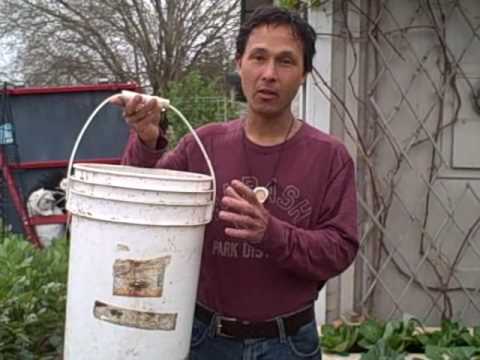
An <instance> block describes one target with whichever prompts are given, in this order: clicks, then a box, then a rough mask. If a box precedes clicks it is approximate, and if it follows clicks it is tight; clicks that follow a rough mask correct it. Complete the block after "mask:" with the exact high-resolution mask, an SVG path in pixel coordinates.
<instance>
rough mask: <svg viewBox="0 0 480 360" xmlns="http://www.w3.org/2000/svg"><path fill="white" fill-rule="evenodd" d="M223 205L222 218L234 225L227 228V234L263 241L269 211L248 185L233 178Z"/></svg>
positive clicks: (225, 194) (223, 199) (238, 237)
mask: <svg viewBox="0 0 480 360" xmlns="http://www.w3.org/2000/svg"><path fill="white" fill-rule="evenodd" d="M222 206H223V210H222V211H220V214H219V217H220V219H222V220H224V221H227V222H229V223H231V224H232V225H233V227H227V228H225V234H227V235H228V236H230V237H233V238H237V239H243V240H248V241H252V242H260V241H262V239H263V236H264V234H265V231H266V230H267V226H268V220H269V213H268V211H267V210H266V209H265V208H264V206H263V205H262V204H261V203H260V202H259V201H258V200H257V197H256V196H255V193H254V192H253V191H252V190H251V189H250V188H249V187H248V186H247V185H245V184H244V183H242V182H241V181H239V180H233V181H232V182H231V183H230V186H228V187H227V188H226V190H225V193H224V196H223V198H222Z"/></svg>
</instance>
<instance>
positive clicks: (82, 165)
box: [73, 163, 213, 182]
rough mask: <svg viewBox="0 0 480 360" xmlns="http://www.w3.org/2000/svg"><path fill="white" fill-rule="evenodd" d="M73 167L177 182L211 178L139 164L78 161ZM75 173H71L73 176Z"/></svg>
mask: <svg viewBox="0 0 480 360" xmlns="http://www.w3.org/2000/svg"><path fill="white" fill-rule="evenodd" d="M118 167H123V168H128V169H137V170H138V169H151V170H155V171H158V172H163V171H167V172H170V173H176V174H179V175H181V176H183V177H180V178H178V177H175V176H169V175H165V174H162V175H153V174H138V173H136V172H135V170H133V171H132V172H131V173H129V172H122V171H116V170H115V168H117V169H118ZM73 168H74V169H79V170H83V171H91V172H96V173H100V174H109V175H118V176H128V177H135V178H148V179H165V180H175V181H179V182H187V181H190V182H203V181H212V180H213V178H212V176H211V175H206V174H200V173H196V172H190V171H179V170H170V169H163V168H145V167H141V166H131V165H112V164H94V163H80V164H74V165H73ZM74 175H75V174H73V176H74Z"/></svg>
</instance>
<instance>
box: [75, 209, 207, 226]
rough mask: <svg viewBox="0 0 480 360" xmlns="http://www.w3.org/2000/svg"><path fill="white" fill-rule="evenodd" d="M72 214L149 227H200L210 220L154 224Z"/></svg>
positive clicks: (89, 218)
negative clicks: (190, 222)
mask: <svg viewBox="0 0 480 360" xmlns="http://www.w3.org/2000/svg"><path fill="white" fill-rule="evenodd" d="M72 215H74V216H75V217H79V218H85V219H88V220H95V221H100V222H108V223H113V224H126V225H136V226H149V227H150V226H151V227H169V228H173V227H181V228H186V227H202V226H205V225H207V224H209V223H210V222H211V221H212V220H207V219H205V220H203V221H201V222H198V223H196V224H167V223H155V224H147V223H141V222H133V221H128V220H123V219H122V220H118V219H107V218H103V217H97V216H92V215H88V214H78V213H75V212H72Z"/></svg>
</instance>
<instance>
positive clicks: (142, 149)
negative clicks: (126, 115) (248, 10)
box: [123, 120, 358, 321]
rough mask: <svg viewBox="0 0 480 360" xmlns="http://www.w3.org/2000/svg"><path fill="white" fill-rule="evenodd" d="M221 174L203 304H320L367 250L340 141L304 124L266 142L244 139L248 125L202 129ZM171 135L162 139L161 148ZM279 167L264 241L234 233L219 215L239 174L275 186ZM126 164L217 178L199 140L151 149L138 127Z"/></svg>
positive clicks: (257, 315)
mask: <svg viewBox="0 0 480 360" xmlns="http://www.w3.org/2000/svg"><path fill="white" fill-rule="evenodd" d="M197 131H198V134H199V136H200V138H201V140H202V143H203V144H204V146H205V148H206V150H207V153H208V155H209V157H210V159H211V160H212V163H213V166H214V169H215V172H216V178H217V207H216V211H215V216H214V219H213V221H212V222H211V223H210V224H208V225H207V227H206V232H205V242H204V247H203V254H202V266H201V271H200V280H199V289H198V301H199V302H200V303H202V304H204V305H206V306H207V307H209V308H211V309H213V310H215V311H217V312H219V313H222V314H224V315H225V316H231V317H235V318H238V319H241V320H248V321H259V320H266V319H270V318H272V317H274V316H277V315H280V314H286V313H290V312H294V311H296V310H298V309H300V308H302V307H305V306H307V305H308V304H311V303H312V302H313V301H314V300H315V299H316V298H317V295H318V290H319V289H320V288H321V287H322V286H323V284H324V283H325V281H327V280H328V279H330V278H331V277H334V276H336V275H338V274H340V273H341V272H342V271H343V270H345V269H346V268H347V267H348V266H349V265H350V264H351V263H352V261H353V259H354V257H355V255H356V253H357V249H358V240H357V214H356V213H357V209H356V207H357V203H356V192H355V179H354V164H353V162H352V159H351V157H350V156H349V154H348V152H347V150H346V148H345V147H344V145H343V144H342V143H340V142H339V141H338V140H336V139H335V138H333V137H331V136H330V135H327V134H325V133H323V132H321V131H319V130H317V129H315V128H314V127H312V126H310V125H308V124H306V123H303V124H302V127H301V128H300V130H299V131H298V132H297V133H296V134H295V135H294V136H293V137H292V138H291V139H289V140H288V141H287V142H286V143H284V144H283V145H282V144H280V145H274V146H260V145H257V144H255V143H252V142H251V141H249V140H248V138H247V137H246V136H245V135H244V130H243V122H242V121H241V120H233V121H230V122H225V123H218V124H209V125H207V126H204V127H202V128H200V129H198V130H197ZM165 145H166V140H165V139H164V138H161V139H160V140H159V148H161V147H164V146H165ZM279 157H280V160H279V166H278V168H277V171H276V172H277V173H276V176H275V177H276V178H277V179H278V181H277V186H276V190H274V191H272V193H271V194H270V197H269V199H268V201H267V202H266V203H265V207H266V208H267V209H268V210H269V212H270V214H271V218H270V222H269V225H268V228H267V231H266V233H265V236H264V239H263V241H261V242H260V243H256V244H251V243H249V242H247V241H244V240H237V239H233V238H229V237H227V236H226V235H225V233H224V229H225V227H226V225H227V224H226V223H225V222H223V221H222V220H220V219H218V216H217V215H218V211H219V207H218V204H219V201H220V200H221V198H222V196H223V189H224V188H225V186H226V185H227V184H228V183H229V182H230V181H231V180H233V179H239V180H242V181H243V182H244V183H246V184H247V185H249V186H251V187H255V186H262V185H263V186H265V185H266V184H267V183H268V182H269V181H270V180H271V179H272V176H273V174H272V173H273V172H274V167H275V164H276V163H277V160H278V159H279ZM123 164H129V165H133V166H142V167H162V168H167V169H174V170H184V171H192V172H198V173H204V174H208V168H207V165H206V162H205V160H204V158H203V156H202V154H201V152H200V149H199V147H198V145H197V144H196V143H195V140H194V139H193V136H191V135H187V136H186V137H184V138H183V139H182V140H181V141H180V143H179V144H178V145H177V147H176V148H175V150H174V151H171V152H169V153H165V151H164V150H163V149H160V150H158V151H155V150H150V149H149V148H147V147H146V146H145V145H144V144H143V143H142V142H141V141H140V140H139V139H138V138H137V136H136V135H135V134H134V133H132V136H131V137H130V140H129V143H128V145H127V148H126V150H125V154H124V157H123Z"/></svg>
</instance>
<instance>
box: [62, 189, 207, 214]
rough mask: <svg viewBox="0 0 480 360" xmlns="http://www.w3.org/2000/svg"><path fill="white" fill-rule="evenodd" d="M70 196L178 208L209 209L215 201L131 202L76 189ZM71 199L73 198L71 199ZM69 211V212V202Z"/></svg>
mask: <svg viewBox="0 0 480 360" xmlns="http://www.w3.org/2000/svg"><path fill="white" fill-rule="evenodd" d="M69 193H70V194H75V195H76V196H78V197H86V198H89V199H99V200H105V201H113V202H121V203H127V204H139V205H149V206H178V207H208V206H213V205H214V204H213V201H212V199H210V200H208V201H205V202H204V203H197V204H188V203H181V202H180V203H179V202H175V201H172V202H165V203H159V202H156V201H130V200H126V199H114V200H112V199H109V198H105V197H100V196H94V195H90V194H84V193H81V192H78V191H76V190H74V189H70V191H69ZM70 199H71V197H70ZM67 210H68V202H67Z"/></svg>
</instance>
